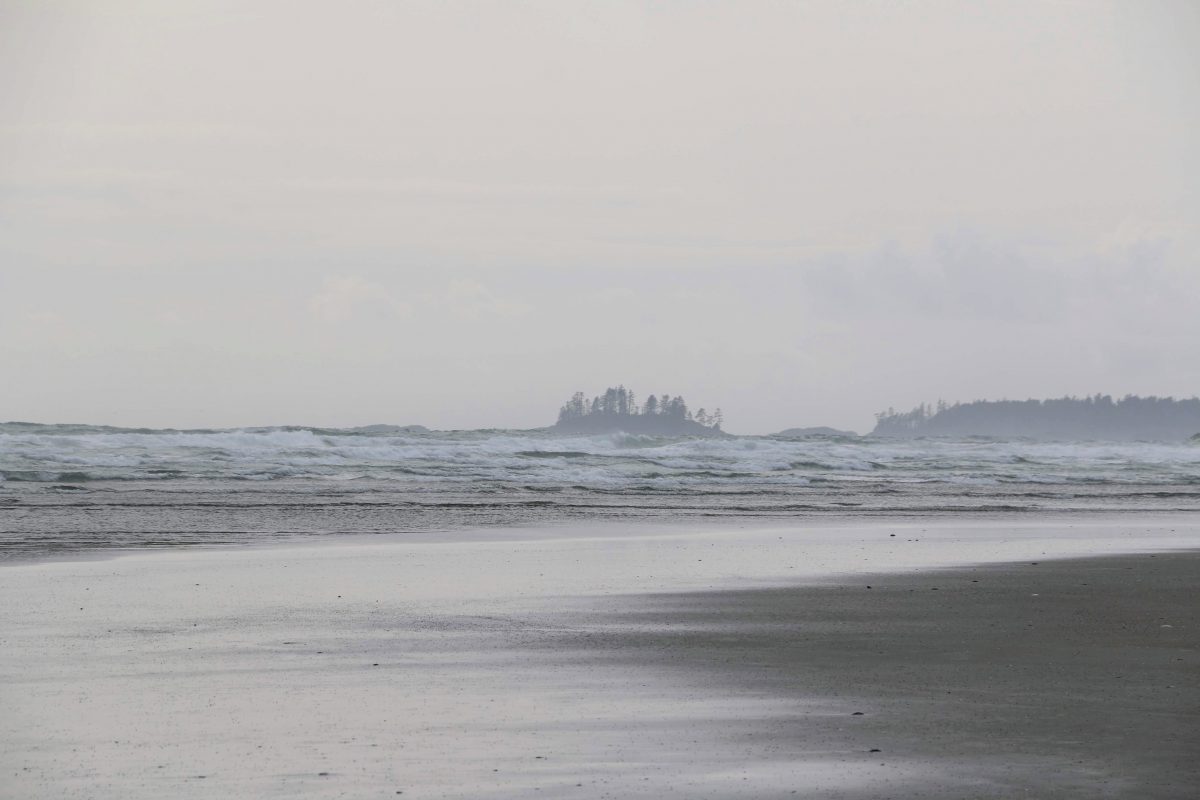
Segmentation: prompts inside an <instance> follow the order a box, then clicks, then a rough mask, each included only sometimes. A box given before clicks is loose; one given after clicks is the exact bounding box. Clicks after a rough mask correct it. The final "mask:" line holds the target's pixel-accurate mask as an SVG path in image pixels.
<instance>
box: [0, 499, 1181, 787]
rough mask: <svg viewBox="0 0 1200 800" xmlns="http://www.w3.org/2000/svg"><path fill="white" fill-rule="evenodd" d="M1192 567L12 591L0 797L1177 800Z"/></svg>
mask: <svg viewBox="0 0 1200 800" xmlns="http://www.w3.org/2000/svg"><path fill="white" fill-rule="evenodd" d="M584 534H586V535H584ZM1198 546H1200V525H1197V523H1196V522H1193V521H1192V520H1191V519H1190V518H1184V519H1175V520H1164V521H1156V522H1152V523H1147V524H1143V525H1142V526H1141V527H1140V528H1133V527H1131V526H1130V525H1129V524H1128V522H1127V521H1117V522H1112V521H1110V522H1094V523H1089V524H1080V523H1079V521H1078V520H1076V521H1073V522H1071V523H1063V522H1058V521H1053V520H1051V521H1043V522H1041V523H1037V524H1026V525H1021V526H1014V525H1011V524H1007V523H987V524H978V523H976V524H966V523H943V524H940V525H936V526H935V525H928V526H925V527H922V526H920V525H919V524H913V523H911V522H905V523H902V524H901V523H896V522H883V521H881V522H878V523H872V524H869V525H855V526H845V527H840V528H839V527H828V526H824V527H820V528H802V527H798V526H797V527H794V528H788V529H779V528H768V527H756V528H747V529H745V530H732V531H731V530H727V529H722V530H708V531H704V530H692V529H681V528H675V529H671V530H668V531H666V532H664V531H662V530H658V531H640V532H630V531H629V530H625V529H623V530H622V531H621V532H620V533H611V534H605V533H604V532H603V531H586V532H584V531H577V530H567V531H561V532H560V533H559V534H558V535H554V534H553V533H552V532H551V533H549V534H548V533H547V532H545V531H542V532H538V534H537V535H536V536H530V537H529V538H521V536H520V535H517V534H514V535H513V536H512V537H510V538H508V539H502V540H496V541H479V540H478V539H474V540H468V541H462V542H454V543H444V544H437V543H416V544H404V543H393V544H388V545H370V546H366V545H348V546H329V547H318V548H301V549H287V548H268V549H260V550H241V551H227V552H193V553H183V554H149V555H144V556H135V557H125V558H118V559H114V560H111V561H92V562H81V563H46V564H35V565H26V566H18V567H11V568H7V569H4V570H0V602H2V603H3V607H4V608H5V614H4V617H3V620H2V621H0V706H2V707H3V710H4V712H5V713H3V714H0V745H2V746H0V795H2V796H4V797H14V798H15V797H20V798H27V797H96V798H118V797H119V798H151V797H153V798H158V797H213V796H237V797H249V796H253V797H295V796H303V797H382V796H391V797H395V796H396V795H397V793H403V796H405V797H464V798H465V797H497V798H499V797H526V796H537V797H579V798H587V797H680V798H684V797H686V798H693V797H716V798H720V797H794V796H804V797H822V798H860V797H861V798H867V797H871V798H878V797H893V798H918V797H947V798H949V797H966V798H984V797H996V798H1002V797H1004V798H1006V797H1055V798H1058V797H1066V798H1071V797H1079V798H1084V797H1088V798H1092V797H1139V798H1160V797H1161V798H1176V797H1179V798H1182V797H1192V796H1194V787H1195V786H1196V785H1200V775H1198V774H1197V771H1196V767H1195V766H1194V762H1193V758H1194V755H1195V753H1197V752H1200V735H1198V734H1197V728H1198V723H1197V721H1198V720H1200V680H1198V675H1200V633H1198V627H1197V623H1198V622H1200V620H1198V619H1197V615H1198V609H1200V554H1197V553H1196V552H1194V550H1195V548H1197V547H1198ZM1138 551H1141V552H1140V554H1131V553H1138ZM982 561H987V562H992V563H991V564H990V565H986V566H971V565H970V562H982ZM1033 561H1036V562H1037V563H1036V564H1034V563H1032V562H1033ZM868 587H870V588H868Z"/></svg>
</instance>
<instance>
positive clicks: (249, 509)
mask: <svg viewBox="0 0 1200 800" xmlns="http://www.w3.org/2000/svg"><path fill="white" fill-rule="evenodd" d="M1196 510H1200V446H1198V445H1196V444H1187V443H1178V444H1172V443H1157V442H1141V443H1108V442H1036V441H1025V440H994V439H912V440H901V439H883V438H870V437H866V438H826V439H795V440H789V439H781V438H773V437H758V436H731V437H725V438H656V437H649V436H632V435H626V434H610V435H592V436H562V435H555V434H552V433H547V432H543V431H507V430H483V431H451V432H435V431H413V430H410V429H404V428H392V427H387V426H373V427H371V428H367V429H321V428H307V427H275V428H246V429H225V430H155V429H122V428H109V427H96V426H85V425H32V424H26V423H5V424H0V559H3V560H28V559H36V558H44V557H47V556H68V557H69V556H71V555H73V554H86V553H91V552H100V551H105V550H114V549H126V548H167V547H170V548H177V547H213V546H238V545H255V544H266V543H270V542H275V541H283V540H294V539H307V538H312V537H335V536H348V535H370V534H378V535H385V534H386V535H396V536H404V535H405V534H410V535H411V534H415V533H422V534H423V535H426V536H429V535H432V536H436V535H438V532H441V531H445V532H451V531H461V530H463V529H468V528H486V527H489V526H528V525H540V524H546V523H554V522H566V521H578V520H589V521H600V520H640V521H656V520H661V521H667V520H689V519H691V520H699V519H703V518H725V519H726V520H728V519H731V518H741V517H744V518H751V517H753V518H767V519H780V520H795V519H804V518H817V517H821V518H828V517H888V518H896V517H922V516H929V517H937V516H944V515H968V516H970V515H975V516H985V515H991V516H1004V515H1014V516H1015V515H1022V514H1028V513H1030V512H1041V513H1042V514H1061V513H1065V512H1079V511H1090V512H1103V513H1109V514H1132V513H1139V514H1143V515H1144V514H1146V513H1157V512H1179V511H1196Z"/></svg>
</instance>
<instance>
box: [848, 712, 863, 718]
mask: <svg viewBox="0 0 1200 800" xmlns="http://www.w3.org/2000/svg"><path fill="white" fill-rule="evenodd" d="M862 715H863V712H861V711H855V712H854V713H853V714H851V715H850V716H852V717H861V716H862Z"/></svg>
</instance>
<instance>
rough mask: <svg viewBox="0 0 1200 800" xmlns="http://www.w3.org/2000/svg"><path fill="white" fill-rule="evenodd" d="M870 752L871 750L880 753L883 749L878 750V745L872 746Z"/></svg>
mask: <svg viewBox="0 0 1200 800" xmlns="http://www.w3.org/2000/svg"><path fill="white" fill-rule="evenodd" d="M871 752H872V753H882V752H883V751H882V750H880V749H879V748H878V747H872V748H871Z"/></svg>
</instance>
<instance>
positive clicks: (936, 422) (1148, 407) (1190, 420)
mask: <svg viewBox="0 0 1200 800" xmlns="http://www.w3.org/2000/svg"><path fill="white" fill-rule="evenodd" d="M875 418H876V425H875V430H874V431H872V434H873V435H875V436H899V437H914V436H994V437H1028V438H1034V439H1101V440H1106V439H1107V440H1118V441H1120V440H1124V441H1128V440H1138V439H1140V440H1147V441H1180V440H1186V439H1188V438H1190V437H1192V436H1194V435H1195V434H1197V433H1200V399H1197V398H1195V397H1193V398H1189V399H1184V400H1176V399H1174V398H1172V397H1138V396H1136V395H1128V396H1126V397H1123V398H1121V399H1119V400H1114V399H1113V398H1112V397H1111V396H1109V395H1100V394H1097V395H1094V396H1092V397H1082V398H1080V397H1062V398H1058V399H1053V400H976V401H974V402H970V403H955V404H953V405H947V404H946V403H943V402H939V403H938V404H937V405H936V406H930V405H927V404H925V403H922V404H921V405H919V406H917V407H916V408H914V409H912V410H911V411H904V412H898V411H896V410H894V409H888V410H887V411H884V412H881V413H879V414H876V415H875Z"/></svg>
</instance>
